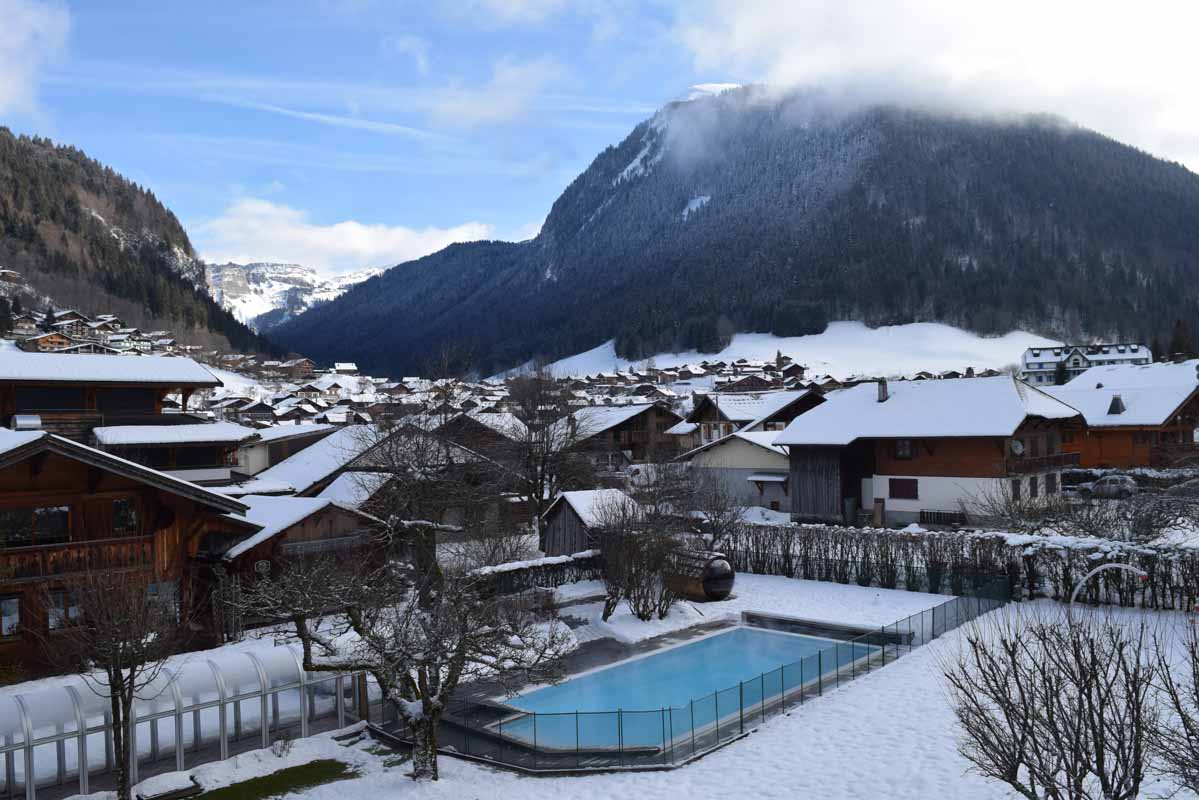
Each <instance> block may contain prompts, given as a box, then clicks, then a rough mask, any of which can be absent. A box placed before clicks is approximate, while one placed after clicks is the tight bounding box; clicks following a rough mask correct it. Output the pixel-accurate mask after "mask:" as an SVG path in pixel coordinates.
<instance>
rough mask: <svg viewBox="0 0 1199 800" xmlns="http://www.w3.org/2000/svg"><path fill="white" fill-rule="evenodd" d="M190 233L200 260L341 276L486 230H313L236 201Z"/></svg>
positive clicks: (268, 206)
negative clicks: (298, 267) (278, 265)
mask: <svg viewBox="0 0 1199 800" xmlns="http://www.w3.org/2000/svg"><path fill="white" fill-rule="evenodd" d="M194 233H195V238H196V239H197V241H198V243H199V244H198V248H199V250H200V253H201V255H202V257H203V258H204V260H206V261H212V262H225V261H234V262H239V263H245V262H248V261H283V262H292V263H296V264H304V265H305V266H309V267H313V268H314V269H317V270H319V271H324V272H333V273H341V272H347V271H349V270H353V269H361V268H363V267H368V266H390V265H392V264H398V263H400V262H402V261H410V260H411V259H414V258H420V257H421V256H425V255H428V254H429V253H434V252H436V251H438V250H440V249H442V248H443V247H445V246H446V245H449V244H452V243H454V242H467V241H473V240H476V239H485V238H487V237H488V236H489V235H491V226H489V225H485V224H483V223H481V222H466V223H463V224H461V225H457V226H455V227H452V228H409V227H406V226H403V225H367V224H363V223H361V222H357V221H355V220H346V221H345V222H338V223H335V224H332V225H318V224H316V223H313V222H311V221H309V219H308V215H307V214H306V213H305V212H303V211H301V210H299V209H296V208H291V207H290V206H286V205H283V204H280V203H272V202H270V201H268V200H261V199H257V198H242V199H240V200H237V201H236V202H234V203H233V204H232V205H230V206H229V207H228V208H227V209H225V212H224V213H223V214H222V215H221V216H219V217H217V218H216V219H212V220H209V221H207V222H203V223H201V224H199V225H198V226H195V228H194Z"/></svg>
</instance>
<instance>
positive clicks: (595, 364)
mask: <svg viewBox="0 0 1199 800" xmlns="http://www.w3.org/2000/svg"><path fill="white" fill-rule="evenodd" d="M1048 344H1055V342H1053V341H1052V340H1050V339H1046V338H1044V337H1042V336H1037V335H1035V334H1032V333H1026V332H1024V331H1013V332H1011V333H1008V334H1006V335H1004V336H998V337H993V338H984V337H981V336H978V335H977V334H974V333H970V332H969V331H964V330H961V329H959V328H954V327H952V326H949V325H942V324H940V323H935V322H916V323H912V324H910V325H893V326H888V327H882V328H873V329H872V328H867V327H866V326H865V325H864V324H862V323H861V322H833V323H830V324H829V326H828V330H826V331H825V332H824V333H820V334H816V335H814V336H791V337H778V336H772V335H770V334H768V333H739V334H737V335H736V336H734V337H733V341H732V344H730V345H729V346H728V347H727V348H725V349H724V350H722V351H721V352H720V353H715V354H713V353H708V354H703V353H697V352H695V351H691V352H687V353H662V354H659V355H657V356H655V357H654V364H655V365H656V366H658V367H671V366H681V365H683V364H691V363H699V362H700V361H703V360H704V359H708V360H715V359H721V360H724V361H731V360H734V359H738V358H748V359H753V360H763V361H764V360H768V359H773V358H774V356H775V353H777V352H779V351H782V353H783V354H784V355H789V356H791V357H792V358H794V359H795V360H796V361H798V362H800V363H801V364H805V365H807V367H808V369H809V374H813V375H815V374H829V375H832V376H834V377H836V378H846V377H849V376H850V375H854V374H866V375H885V376H892V375H900V374H904V375H909V374H913V373H916V372H919V371H920V370H929V371H930V372H940V371H944V370H948V369H956V370H964V369H965V368H966V367H974V368H975V369H976V370H982V369H987V368H992V369H1001V368H1003V367H1005V366H1007V365H1009V364H1015V363H1017V362H1019V360H1020V356H1021V355H1022V354H1023V353H1024V350H1025V349H1026V348H1029V347H1038V346H1045V345H1048ZM644 363H645V360H644V359H643V360H641V361H635V362H634V361H628V360H626V359H622V358H617V357H616V349H615V347H614V346H613V343H612V342H611V341H609V342H605V343H604V344H602V345H600V346H599V347H596V348H594V349H592V350H588V351H587V352H585V353H579V354H577V355H574V356H570V357H569V358H564V359H562V360H560V361H556V362H554V363H553V364H552V365H550V366H551V368H552V369H553V370H554V372H555V373H556V374H560V375H593V374H595V373H597V372H605V371H612V370H617V369H625V368H627V367H630V366H634V365H636V364H644Z"/></svg>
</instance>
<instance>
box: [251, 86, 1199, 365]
mask: <svg viewBox="0 0 1199 800" xmlns="http://www.w3.org/2000/svg"><path fill="white" fill-rule="evenodd" d="M1197 267H1199V176H1196V175H1194V174H1193V173H1191V172H1189V171H1187V170H1186V169H1185V168H1184V167H1182V166H1180V165H1178V164H1174V163H1169V162H1166V161H1162V160H1159V159H1157V158H1154V157H1152V156H1150V155H1148V154H1146V153H1144V152H1141V151H1138V150H1136V149H1134V148H1132V147H1128V146H1126V145H1123V144H1121V143H1119V142H1116V141H1114V140H1112V139H1109V138H1107V137H1104V136H1102V135H1100V134H1098V133H1095V132H1093V131H1089V130H1085V129H1082V128H1079V127H1077V126H1074V125H1071V124H1069V123H1066V122H1064V121H1062V120H1060V119H1057V118H1051V117H1045V116H1032V117H1024V118H1007V119H1002V120H1000V119H982V118H976V117H964V116H950V115H946V114H939V113H933V112H928V111H920V110H914V109H908V108H900V107H891V106H878V107H864V108H856V109H848V108H842V107H838V106H837V105H836V104H835V103H833V102H831V101H830V100H829V99H828V98H826V97H825V96H822V95H821V94H820V93H817V92H811V91H797V92H792V93H788V94H783V95H779V94H772V93H769V92H767V91H766V90H763V89H760V88H754V87H747V88H742V89H733V90H729V91H724V92H722V93H720V94H718V95H715V96H706V97H699V98H697V99H694V100H689V101H684V102H679V103H672V104H670V105H668V106H666V107H665V108H663V109H662V110H660V111H659V112H657V113H656V114H655V115H654V116H653V117H652V118H650V119H648V120H646V121H645V122H643V123H641V124H640V125H638V126H637V127H636V128H634V130H633V131H632V133H631V134H629V136H628V137H626V138H625V139H624V141H622V142H621V143H620V144H619V145H617V146H615V147H609V148H607V149H605V150H604V151H603V152H602V153H600V154H599V155H598V156H597V157H596V158H595V160H594V161H593V162H592V163H591V165H590V166H589V167H588V168H587V170H586V171H584V172H583V173H582V174H581V175H579V176H578V177H577V178H576V179H575V180H574V181H573V182H572V183H571V184H570V185H569V186H568V187H567V188H566V190H565V191H564V192H563V193H562V195H561V196H560V197H559V198H558V200H557V201H556V202H555V203H554V204H553V208H552V209H551V211H550V214H549V216H548V217H547V219H546V221H545V224H544V226H543V227H542V229H541V232H540V234H539V235H538V236H537V237H536V238H535V239H532V240H530V241H527V242H520V243H508V242H495V241H490V242H473V243H469V244H456V245H452V246H450V247H447V248H446V249H444V250H442V251H440V252H438V253H435V254H433V255H430V256H426V257H424V258H421V259H419V260H416V261H412V262H408V263H405V264H401V265H399V266H396V267H394V268H392V269H390V270H388V271H387V272H386V273H384V274H383V275H381V276H379V277H376V278H372V279H371V280H368V281H366V282H364V283H362V284H359V285H358V286H357V287H355V288H353V289H351V290H350V291H348V292H346V293H345V294H344V295H342V296H341V297H340V298H338V299H337V300H334V301H333V302H331V303H327V304H324V305H322V306H319V307H317V308H314V309H312V310H310V311H308V312H307V313H305V314H302V315H301V316H299V317H298V318H296V319H294V320H291V321H290V322H288V323H286V324H284V325H282V326H280V327H279V328H276V329H274V331H272V337H273V338H275V339H276V340H278V341H281V342H283V343H284V344H286V345H287V346H289V347H292V348H294V349H297V350H300V351H303V352H305V353H306V354H308V355H310V356H312V357H314V358H316V359H318V360H323V361H329V360H331V359H333V358H334V357H337V358H339V359H340V358H344V359H353V360H354V361H356V362H357V363H358V364H359V366H361V367H363V368H364V369H367V370H371V371H374V372H380V373H389V374H393V375H395V374H400V373H404V372H407V371H409V370H411V369H414V368H416V367H418V366H420V364H421V363H422V360H425V359H430V358H431V357H435V356H436V354H437V353H438V352H439V351H441V350H442V348H443V347H445V346H446V345H451V346H452V347H453V349H454V352H455V353H457V354H459V356H460V367H461V368H463V369H473V370H477V371H478V372H481V373H483V374H491V373H494V372H498V371H500V370H502V369H505V368H510V367H512V366H514V365H518V364H521V363H523V362H525V361H526V360H528V359H530V358H545V359H548V360H552V359H554V358H557V357H560V356H563V355H568V354H573V353H579V352H583V351H586V350H589V349H591V348H594V347H596V346H597V345H599V344H601V343H603V342H604V341H606V340H608V339H612V338H615V340H616V341H615V346H616V353H617V355H618V356H620V357H623V358H634V359H635V358H642V357H645V356H648V355H650V354H653V353H657V352H677V351H686V350H697V351H700V352H705V353H711V352H717V351H719V350H720V349H721V348H722V347H723V346H724V345H725V344H727V343H728V341H729V339H730V337H731V336H732V334H733V333H734V332H769V333H774V334H777V335H780V336H791V335H798V334H805V333H814V332H819V331H821V330H823V329H824V327H825V325H826V324H827V320H830V319H843V320H858V321H862V322H865V323H867V324H869V325H871V326H879V325H887V324H902V323H908V322H920V321H936V322H944V323H949V324H952V325H955V326H957V327H960V328H965V329H968V330H971V331H974V332H977V333H982V334H988V335H989V334H996V333H1003V332H1006V331H1009V330H1014V329H1023V330H1028V331H1032V332H1035V333H1038V334H1042V335H1047V336H1052V337H1054V338H1059V337H1064V338H1070V339H1073V338H1076V337H1084V336H1105V337H1106V336H1111V337H1120V338H1140V339H1148V338H1150V337H1152V336H1154V335H1164V334H1166V333H1167V331H1168V329H1169V328H1170V327H1171V326H1172V325H1173V323H1174V321H1175V320H1176V319H1182V320H1185V321H1186V322H1187V323H1188V324H1190V326H1191V327H1192V328H1195V327H1196V326H1197V325H1199V303H1197V302H1196V301H1199V281H1197V280H1196V277H1197V275H1196V271H1197ZM347 330H353V331H354V334H355V335H354V336H353V337H352V338H346V337H345V335H344V334H345V332H346V331H347Z"/></svg>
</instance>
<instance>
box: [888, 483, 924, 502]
mask: <svg viewBox="0 0 1199 800" xmlns="http://www.w3.org/2000/svg"><path fill="white" fill-rule="evenodd" d="M918 484H919V482H918V481H917V480H916V479H915V478H890V479H888V481H887V496H888V497H890V498H891V499H893V500H919V499H920V492H919V485H918Z"/></svg>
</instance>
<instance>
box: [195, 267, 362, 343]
mask: <svg viewBox="0 0 1199 800" xmlns="http://www.w3.org/2000/svg"><path fill="white" fill-rule="evenodd" d="M205 271H206V273H207V278H208V291H209V293H210V294H211V295H212V296H213V297H214V298H216V300H217V302H218V303H220V304H221V305H222V306H224V307H225V308H227V309H229V310H230V311H232V312H233V314H234V316H236V317H237V318H238V319H239V320H241V321H242V322H244V323H245V324H247V325H249V326H250V327H251V328H253V329H254V330H259V331H268V330H270V329H271V328H272V327H274V326H276V325H279V324H281V323H283V322H286V321H287V320H289V319H291V318H292V317H294V316H295V315H297V314H300V313H302V312H304V311H306V310H307V309H308V308H310V307H312V306H313V305H315V304H317V303H324V302H328V301H329V300H332V299H334V298H336V297H339V296H340V295H341V294H342V293H344V292H345V291H346V290H347V289H349V288H350V287H351V286H353V285H354V284H356V283H361V282H362V281H364V280H366V279H367V278H371V277H374V276H375V275H378V274H379V273H381V272H382V271H383V270H381V269H361V270H358V271H356V272H351V273H348V274H346V275H337V276H334V277H332V278H322V277H321V276H320V275H318V274H317V271H316V270H314V269H312V268H311V267H305V266H301V265H300V264H275V263H271V262H263V261H259V262H255V263H252V264H234V263H228V264H206V265H205Z"/></svg>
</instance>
